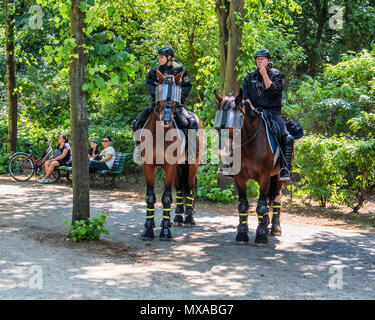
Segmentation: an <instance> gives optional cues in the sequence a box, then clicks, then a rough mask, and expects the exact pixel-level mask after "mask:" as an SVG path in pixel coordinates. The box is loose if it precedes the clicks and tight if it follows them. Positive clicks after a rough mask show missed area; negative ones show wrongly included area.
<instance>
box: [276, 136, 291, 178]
mask: <svg viewBox="0 0 375 320" xmlns="http://www.w3.org/2000/svg"><path fill="white" fill-rule="evenodd" d="M282 140H283V146H282V149H283V154H284V157H281V165H280V172H279V180H280V181H289V180H290V170H291V168H292V156H293V147H294V138H293V136H291V135H290V134H289V135H287V136H284V137H283V139H282Z"/></svg>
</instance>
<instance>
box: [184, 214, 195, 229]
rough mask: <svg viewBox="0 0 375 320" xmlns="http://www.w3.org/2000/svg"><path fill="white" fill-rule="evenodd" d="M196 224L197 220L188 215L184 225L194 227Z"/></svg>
mask: <svg viewBox="0 0 375 320" xmlns="http://www.w3.org/2000/svg"><path fill="white" fill-rule="evenodd" d="M194 226H195V221H194V218H193V216H191V215H187V216H185V221H184V227H185V228H192V227H194Z"/></svg>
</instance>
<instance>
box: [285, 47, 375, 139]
mask: <svg viewBox="0 0 375 320" xmlns="http://www.w3.org/2000/svg"><path fill="white" fill-rule="evenodd" d="M374 79H375V55H374V51H372V52H368V51H367V50H362V51H361V52H360V53H358V54H357V55H355V56H352V55H345V56H343V58H342V61H341V62H340V63H338V64H337V65H326V67H325V70H324V73H323V74H322V75H321V76H320V77H317V78H315V79H313V78H311V77H307V79H306V80H304V81H302V83H301V84H300V86H299V88H298V90H297V91H296V95H293V94H291V95H289V96H288V97H287V101H286V103H287V108H286V111H287V113H288V114H291V115H293V116H295V118H298V119H301V123H302V126H303V127H304V128H305V130H307V131H311V132H314V133H320V134H328V135H333V134H339V133H342V132H345V133H352V132H353V130H355V129H356V127H355V123H359V122H358V121H362V120H363V115H364V114H366V113H369V112H371V110H372V109H373V107H374V104H375V102H374V100H373V98H372V97H373V96H374V93H375V81H374ZM361 115H362V116H361ZM352 118H358V119H359V120H358V121H355V120H353V121H354V122H349V120H351V119H352ZM360 119H362V120H360ZM351 125H352V127H351Z"/></svg>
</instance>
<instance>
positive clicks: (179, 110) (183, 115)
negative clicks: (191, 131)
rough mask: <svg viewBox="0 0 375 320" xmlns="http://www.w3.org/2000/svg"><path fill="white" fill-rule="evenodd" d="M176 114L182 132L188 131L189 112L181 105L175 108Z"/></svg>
mask: <svg viewBox="0 0 375 320" xmlns="http://www.w3.org/2000/svg"><path fill="white" fill-rule="evenodd" d="M174 114H175V116H176V121H177V124H178V125H179V126H180V129H181V130H184V129H187V128H188V127H189V120H188V118H187V116H188V112H187V111H186V109H185V107H184V106H183V105H182V104H180V105H178V106H177V107H176V108H175V111H174Z"/></svg>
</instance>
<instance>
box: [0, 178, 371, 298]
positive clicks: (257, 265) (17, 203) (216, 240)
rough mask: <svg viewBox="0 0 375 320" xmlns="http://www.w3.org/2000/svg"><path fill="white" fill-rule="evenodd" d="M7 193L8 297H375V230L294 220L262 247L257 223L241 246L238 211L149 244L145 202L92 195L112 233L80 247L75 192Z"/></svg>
mask: <svg viewBox="0 0 375 320" xmlns="http://www.w3.org/2000/svg"><path fill="white" fill-rule="evenodd" d="M0 194H1V198H0V299H215V300H217V299H375V292H374V288H375V235H374V233H370V232H362V231H357V230H347V229H343V228H338V227H332V226H320V225H308V224H304V223H297V222H294V221H293V222H290V221H288V219H284V220H283V224H282V227H283V231H284V234H283V235H282V236H281V237H279V238H274V237H272V238H270V243H269V245H268V247H266V248H258V247H255V246H254V245H253V241H254V238H255V228H256V225H257V221H256V217H254V216H251V217H249V221H250V223H249V226H250V239H251V240H250V241H251V243H250V245H248V246H236V245H234V238H235V232H236V225H237V221H238V218H237V215H236V214H235V207H234V208H233V211H232V212H231V213H227V214H224V213H217V212H213V211H212V210H208V209H202V208H201V209H200V208H199V207H198V208H197V214H196V222H197V226H196V227H195V228H193V229H183V228H173V229H172V233H173V237H174V239H173V241H171V242H167V243H165V242H160V241H159V240H158V239H155V240H154V241H153V242H151V243H145V242H143V241H141V240H140V236H139V235H140V233H141V231H142V229H143V224H144V215H145V214H144V213H145V212H144V210H145V209H144V208H145V204H144V201H142V200H139V198H137V197H134V196H132V194H130V193H126V192H120V191H118V190H117V191H114V190H91V193H90V196H91V204H92V216H94V215H95V213H96V212H97V210H98V209H108V210H109V212H110V216H109V218H108V219H107V223H106V227H107V228H108V230H109V236H104V237H102V239H103V240H102V241H96V242H90V243H87V242H86V243H78V244H75V243H72V242H70V241H67V240H66V238H67V237H66V236H67V233H68V227H67V226H65V225H64V223H63V222H64V220H67V219H68V220H70V219H71V199H72V189H71V187H69V186H67V185H63V184H58V185H56V184H54V185H40V184H39V183H37V182H33V181H31V182H28V183H16V182H14V181H11V180H9V179H1V180H0ZM158 198H160V196H159V195H158ZM234 206H235V205H234ZM156 217H157V219H156V223H157V225H158V224H159V223H160V220H161V210H160V204H159V205H158V209H157V210H156ZM159 230H160V228H156V230H155V234H156V235H158V232H159Z"/></svg>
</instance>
